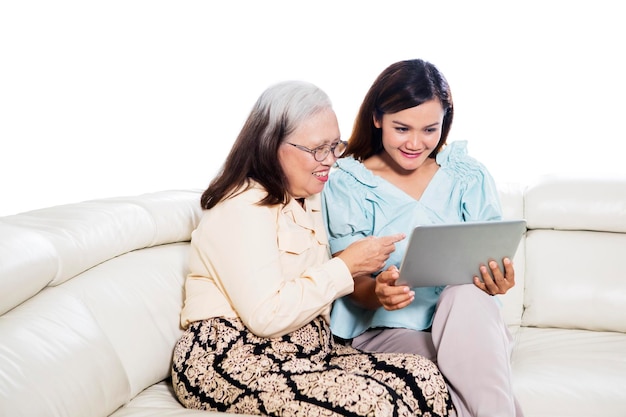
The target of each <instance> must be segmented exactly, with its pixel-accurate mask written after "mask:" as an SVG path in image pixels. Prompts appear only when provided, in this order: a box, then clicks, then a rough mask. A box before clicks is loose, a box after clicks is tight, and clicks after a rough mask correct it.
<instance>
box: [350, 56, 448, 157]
mask: <svg viewBox="0 0 626 417" xmlns="http://www.w3.org/2000/svg"><path fill="white" fill-rule="evenodd" d="M432 99H438V100H439V101H440V102H441V105H442V106H443V110H444V117H443V124H442V126H441V139H440V140H439V143H438V144H437V147H436V148H435V149H434V150H433V152H431V154H430V155H429V157H430V158H435V157H436V155H437V153H439V151H440V150H441V148H442V147H443V145H444V144H445V143H446V140H447V138H448V133H449V132H450V126H451V125H452V118H453V116H454V107H453V105H452V93H451V92H450V86H449V85H448V82H447V81H446V79H445V77H444V76H443V74H442V73H441V72H440V71H439V70H438V69H437V67H435V66H434V65H433V64H431V63H430V62H427V61H424V60H421V59H412V60H407V61H399V62H396V63H394V64H392V65H390V66H389V67H387V68H386V69H385V70H384V71H383V72H382V73H381V74H380V75H379V76H378V78H376V80H375V81H374V83H373V84H372V86H371V87H370V89H369V91H368V92H367V94H366V95H365V98H364V99H363V103H362V104H361V108H360V109H359V112H358V113H357V116H356V119H355V121H354V126H353V129H352V135H351V136H350V139H348V148H347V150H346V152H345V154H344V156H348V155H351V156H353V157H354V158H355V159H357V160H360V161H363V160H365V159H367V158H369V157H370V156H372V155H376V154H378V153H380V152H381V151H382V150H383V144H382V129H380V128H377V127H376V126H375V125H374V120H373V118H374V117H376V119H377V120H381V119H382V116H383V114H388V113H397V112H399V111H402V110H406V109H409V108H411V107H415V106H419V105H420V104H422V103H424V102H426V101H429V100H432Z"/></svg>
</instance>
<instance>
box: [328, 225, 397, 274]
mask: <svg viewBox="0 0 626 417" xmlns="http://www.w3.org/2000/svg"><path fill="white" fill-rule="evenodd" d="M404 238H405V235H404V233H397V234H395V235H389V236H382V237H374V236H368V237H366V238H363V239H361V240H357V241H356V242H354V243H352V244H351V245H350V246H348V247H347V248H346V249H344V250H343V251H341V252H338V253H336V254H335V255H334V256H338V257H339V258H341V259H342V260H343V261H344V262H345V263H346V265H347V266H348V269H349V270H350V273H351V274H352V276H353V277H357V276H360V275H369V274H373V273H375V272H378V271H380V269H381V268H383V267H384V266H385V263H386V262H387V259H389V255H390V254H391V253H392V252H393V251H394V250H396V245H395V244H396V242H399V241H401V240H402V239H404Z"/></svg>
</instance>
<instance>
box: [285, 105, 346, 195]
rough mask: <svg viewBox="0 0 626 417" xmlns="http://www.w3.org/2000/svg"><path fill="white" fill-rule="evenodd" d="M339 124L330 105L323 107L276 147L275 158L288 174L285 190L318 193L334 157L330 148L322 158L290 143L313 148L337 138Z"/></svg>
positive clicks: (307, 193) (295, 192) (304, 193)
mask: <svg viewBox="0 0 626 417" xmlns="http://www.w3.org/2000/svg"><path fill="white" fill-rule="evenodd" d="M339 140H340V134H339V124H338V123H337V116H336V115H335V112H334V111H333V110H332V109H325V110H323V111H320V112H318V113H317V114H315V115H313V116H312V117H310V118H309V119H307V120H305V121H304V123H302V124H301V125H300V126H299V127H298V128H297V129H296V130H295V131H294V132H293V133H292V134H291V135H289V136H288V137H287V138H285V141H284V142H283V144H282V145H281V146H280V148H279V149H278V161H279V163H280V165H281V167H282V168H283V171H284V172H285V175H286V176H287V181H288V190H289V193H290V194H291V196H292V197H294V198H306V197H309V196H311V195H313V194H317V193H320V192H321V191H322V189H323V188H324V184H326V181H328V173H329V171H330V167H331V166H332V165H333V164H334V163H335V160H336V158H335V157H334V156H333V153H332V152H329V154H328V155H327V156H326V158H324V160H323V161H321V162H319V161H316V160H315V158H314V157H313V155H312V154H311V153H309V152H306V151H303V150H302V149H299V148H297V147H295V146H293V145H290V144H294V145H299V146H302V147H305V148H308V149H311V150H313V149H315V148H317V147H319V146H322V145H333V144H336V143H337V142H339Z"/></svg>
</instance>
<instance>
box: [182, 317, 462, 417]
mask: <svg viewBox="0 0 626 417" xmlns="http://www.w3.org/2000/svg"><path fill="white" fill-rule="evenodd" d="M172 382H173V385H174V390H175V392H176V395H177V396H178V399H179V400H180V402H181V403H182V404H183V405H184V406H185V407H187V408H194V409H203V410H217V411H223V412H230V413H239V414H254V415H270V416H307V417H314V416H427V417H434V416H448V415H454V411H453V406H452V402H451V399H450V396H449V394H448V390H447V387H446V383H445V381H444V379H443V376H442V375H441V373H440V372H439V370H438V369H437V367H436V366H435V365H434V364H433V363H432V362H430V361H429V360H428V359H426V358H424V357H421V356H418V355H410V354H398V353H394V354H389V353H364V352H361V351H359V350H356V349H354V348H352V347H350V346H344V345H341V344H339V343H335V341H334V340H333V337H332V335H331V333H330V329H329V327H328V325H327V323H326V322H325V321H324V320H323V319H322V318H317V319H315V320H313V321H312V322H311V323H309V324H307V325H305V326H303V327H302V328H300V329H298V330H296V331H294V332H292V333H290V334H287V335H285V336H282V337H278V338H262V337H258V336H255V335H254V334H253V333H251V332H250V331H248V330H247V329H246V327H245V326H244V325H243V323H242V322H241V321H240V320H239V319H237V318H212V319H207V320H203V321H198V322H194V323H193V324H192V325H191V326H190V327H189V328H188V329H187V330H186V332H185V333H184V334H183V336H182V337H181V339H180V340H179V341H178V343H177V344H176V347H175V350H174V360H173V364H172Z"/></svg>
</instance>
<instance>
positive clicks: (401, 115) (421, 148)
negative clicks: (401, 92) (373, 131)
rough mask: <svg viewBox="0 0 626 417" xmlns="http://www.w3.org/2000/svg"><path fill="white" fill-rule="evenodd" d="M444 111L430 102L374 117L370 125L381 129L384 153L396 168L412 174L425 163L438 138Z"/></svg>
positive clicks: (435, 100)
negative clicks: (379, 117) (372, 124)
mask: <svg viewBox="0 0 626 417" xmlns="http://www.w3.org/2000/svg"><path fill="white" fill-rule="evenodd" d="M443 117H444V111H443V107H442V106H441V103H440V102H439V100H437V99H433V100H430V101H427V102H424V103H422V104H420V105H419V106H415V107H411V108H408V109H405V110H402V111H399V112H397V113H389V114H383V116H382V118H381V119H379V120H377V119H376V118H374V125H375V126H376V127H377V128H379V129H382V142H383V148H384V152H386V153H387V156H388V157H389V158H385V159H388V160H389V161H390V162H391V163H393V164H394V165H396V166H395V168H396V169H399V170H401V171H415V170H417V169H418V168H420V167H421V166H422V165H424V163H425V162H426V161H427V160H428V155H430V153H431V152H432V151H433V150H434V149H435V148H436V147H437V144H438V143H439V140H440V139H441V126H442V123H443Z"/></svg>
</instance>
